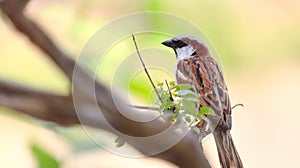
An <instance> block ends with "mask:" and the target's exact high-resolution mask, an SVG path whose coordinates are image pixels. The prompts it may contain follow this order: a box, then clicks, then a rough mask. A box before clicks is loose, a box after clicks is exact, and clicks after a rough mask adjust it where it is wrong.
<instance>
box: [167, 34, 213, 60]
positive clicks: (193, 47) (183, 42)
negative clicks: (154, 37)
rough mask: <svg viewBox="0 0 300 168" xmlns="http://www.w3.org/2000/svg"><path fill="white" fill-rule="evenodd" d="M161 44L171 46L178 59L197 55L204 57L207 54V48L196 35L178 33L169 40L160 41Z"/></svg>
mask: <svg viewBox="0 0 300 168" xmlns="http://www.w3.org/2000/svg"><path fill="white" fill-rule="evenodd" d="M162 44H163V45H165V46H168V47H171V48H173V49H174V51H175V53H176V58H177V59H179V60H182V59H186V58H190V57H194V56H199V57H204V56H206V55H208V48H207V47H206V45H205V44H204V43H203V42H202V41H201V40H200V39H199V38H198V37H196V36H193V35H186V34H184V35H179V36H175V37H173V38H171V39H169V40H166V41H164V42H162Z"/></svg>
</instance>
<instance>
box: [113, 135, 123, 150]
mask: <svg viewBox="0 0 300 168" xmlns="http://www.w3.org/2000/svg"><path fill="white" fill-rule="evenodd" d="M124 144H125V141H123V140H122V139H121V138H120V137H118V138H117V139H116V140H115V145H116V147H117V148H120V147H122V146H123V145H124Z"/></svg>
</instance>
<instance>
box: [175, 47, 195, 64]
mask: <svg viewBox="0 0 300 168" xmlns="http://www.w3.org/2000/svg"><path fill="white" fill-rule="evenodd" d="M194 52H195V49H194V48H193V47H192V46H190V45H188V46H185V47H181V48H176V54H177V60H183V59H186V58H189V57H191V55H192V54H193V53H194Z"/></svg>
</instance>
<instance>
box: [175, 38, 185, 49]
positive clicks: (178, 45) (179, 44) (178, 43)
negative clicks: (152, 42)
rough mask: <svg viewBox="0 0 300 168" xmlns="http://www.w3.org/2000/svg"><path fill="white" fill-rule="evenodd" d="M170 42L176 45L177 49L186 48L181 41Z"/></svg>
mask: <svg viewBox="0 0 300 168" xmlns="http://www.w3.org/2000/svg"><path fill="white" fill-rule="evenodd" d="M172 42H173V43H174V44H175V45H176V47H177V48H182V47H185V46H187V44H186V43H185V42H183V41H182V40H178V39H173V40H172Z"/></svg>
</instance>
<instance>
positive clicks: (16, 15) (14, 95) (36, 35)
mask: <svg viewBox="0 0 300 168" xmlns="http://www.w3.org/2000/svg"><path fill="white" fill-rule="evenodd" d="M26 2H27V1H24V0H2V1H0V8H1V9H2V11H3V12H4V13H5V14H6V15H7V17H8V18H9V19H10V21H11V22H12V23H13V24H14V26H15V27H16V28H17V29H18V30H19V31H20V32H22V33H23V34H24V35H26V36H27V37H28V38H29V39H30V40H31V41H32V43H33V44H34V45H36V46H37V47H38V48H40V49H41V50H42V51H43V52H44V53H46V56H48V57H49V58H51V59H52V60H53V61H54V62H55V63H56V64H57V65H58V67H59V68H60V69H61V70H62V71H63V72H64V73H65V74H66V76H67V77H68V78H69V79H70V81H71V80H72V75H73V69H74V66H75V61H74V60H72V59H71V57H70V56H68V55H67V54H65V53H64V52H62V50H61V49H59V47H58V46H56V45H55V44H54V43H53V41H52V40H51V39H50V38H49V37H48V36H47V35H46V34H45V33H44V32H43V31H42V30H41V29H40V28H39V27H38V26H37V25H36V24H35V23H34V22H33V21H31V20H30V19H28V18H27V17H26V16H25V15H24V12H23V9H24V8H25V5H26ZM76 66H77V68H78V72H77V73H79V76H80V79H81V80H80V81H84V82H87V83H89V82H91V83H94V84H95V94H96V98H97V100H96V101H97V102H96V103H97V104H96V105H95V104H93V103H92V102H93V101H94V100H93V98H92V95H90V94H89V93H87V92H86V90H84V87H82V85H83V84H84V83H80V82H77V83H76V81H75V82H74V81H72V82H73V87H74V88H76V89H78V90H79V95H76V96H79V97H80V98H81V101H84V102H85V103H90V104H89V105H90V106H91V107H92V109H93V108H101V112H102V113H103V115H104V116H105V119H106V120H107V121H108V122H109V123H110V125H111V126H113V127H114V128H115V129H117V130H118V131H120V132H118V131H115V130H113V129H112V128H111V127H107V126H106V125H105V124H104V123H105V122H101V123H99V117H97V116H99V114H98V113H97V112H96V111H95V110H88V111H85V112H84V113H83V112H82V113H80V114H78V115H80V119H82V118H83V119H84V120H86V121H88V122H85V123H83V124H85V125H88V126H92V127H97V128H101V129H105V130H107V131H110V132H113V133H115V134H117V135H118V136H120V137H121V138H123V139H124V140H126V141H127V142H128V143H129V144H130V145H132V146H133V147H135V148H136V149H138V150H139V151H141V152H142V153H144V154H147V153H148V150H149V149H151V148H153V146H145V145H143V143H142V142H136V141H133V140H132V139H130V138H127V137H126V136H124V135H123V134H126V135H132V136H136V137H145V136H149V135H155V134H156V133H159V132H161V131H162V130H165V129H166V128H168V127H169V126H170V123H169V122H167V121H163V120H160V119H157V120H154V121H151V122H146V123H140V122H135V121H133V120H129V119H128V118H126V117H124V116H123V115H122V114H121V113H120V112H119V110H118V109H117V107H116V105H115V103H114V100H113V97H112V94H113V93H111V92H110V90H109V89H108V88H107V87H106V86H105V85H103V84H102V83H101V82H100V81H94V79H93V78H92V77H91V75H90V74H89V72H87V71H85V70H84V68H83V67H81V66H80V65H76ZM118 99H119V100H120V102H125V101H123V100H122V99H121V98H119V97H118ZM73 103H74V102H73V99H72V97H71V96H61V95H53V94H50V93H45V92H41V91H37V90H34V89H30V88H26V87H23V86H20V85H16V84H12V83H7V82H3V81H0V105H1V106H4V107H9V108H12V109H15V110H17V111H19V112H21V113H25V114H28V115H30V116H33V117H37V118H39V119H43V120H47V121H52V122H55V123H58V124H63V125H72V124H82V123H80V122H79V120H78V118H77V116H76V111H75V108H74V104H73ZM123 110H124V112H126V113H132V114H138V111H136V110H135V109H132V108H129V107H128V106H127V108H124V109H123ZM142 115H145V116H146V115H148V114H145V113H143V114H142ZM173 132H174V136H176V133H175V130H173ZM121 133H123V134H121ZM169 139H170V138H169ZM169 139H158V140H157V141H156V142H154V143H155V144H157V146H156V147H159V144H162V143H166V142H169ZM154 157H157V158H161V159H164V160H168V161H170V162H172V163H175V164H177V165H178V166H180V167H186V168H189V167H199V168H201V167H203V168H206V167H210V166H209V163H208V161H207V159H206V157H205V155H204V154H203V149H202V146H201V145H200V144H199V143H198V142H197V135H195V134H194V133H193V132H188V133H187V135H186V136H185V137H184V138H183V139H182V140H181V141H180V142H179V143H177V144H176V145H174V146H172V147H171V148H170V149H168V150H166V151H165V152H163V153H160V154H158V155H155V156H154Z"/></svg>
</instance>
